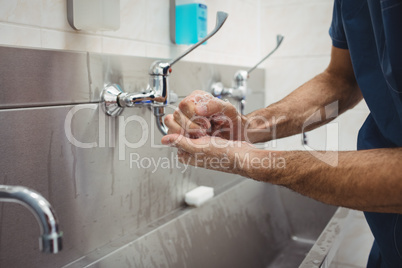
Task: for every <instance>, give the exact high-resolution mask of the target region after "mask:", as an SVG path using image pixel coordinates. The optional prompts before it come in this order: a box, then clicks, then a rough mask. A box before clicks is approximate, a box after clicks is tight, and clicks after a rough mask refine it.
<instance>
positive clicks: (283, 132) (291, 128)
mask: <svg viewBox="0 0 402 268" xmlns="http://www.w3.org/2000/svg"><path fill="white" fill-rule="evenodd" d="M361 99H362V95H361V92H360V89H359V87H358V85H357V82H356V80H355V77H354V72H353V67H352V63H351V60H350V55H349V51H348V50H345V49H339V48H335V47H332V52H331V62H330V64H329V66H328V68H327V69H326V70H325V71H324V72H323V73H321V74H319V75H317V76H316V77H314V78H313V79H311V80H310V81H308V82H307V83H305V84H303V85H302V86H301V87H299V88H298V89H296V90H295V91H293V92H292V93H291V94H289V95H288V96H287V97H285V98H284V99H282V100H281V101H279V102H277V103H274V104H272V105H270V106H268V107H267V108H264V109H260V110H257V111H254V112H252V113H251V114H248V115H247V116H246V117H247V119H249V120H251V121H252V123H251V126H250V133H249V137H250V141H251V142H253V143H254V142H263V141H269V140H271V139H275V138H282V137H286V136H290V135H294V134H297V133H300V132H302V128H303V125H304V124H305V122H306V121H307V120H308V118H309V117H310V116H312V115H313V114H314V113H315V112H316V111H318V110H321V111H322V112H323V110H324V109H325V107H326V106H327V105H330V104H331V103H334V102H336V101H338V106H339V110H338V111H337V113H338V114H341V113H343V112H345V111H346V110H348V109H350V108H352V107H354V106H355V105H356V104H357V103H359V101H360V100H361ZM260 116H263V118H264V119H266V120H253V119H252V118H260ZM332 119H334V118H333V117H331V120H332ZM267 120H268V124H267ZM329 121H330V120H320V121H319V122H316V123H314V124H311V125H309V126H308V127H307V128H306V129H305V130H311V129H314V128H316V127H319V126H321V125H324V124H326V123H328V122H329ZM273 127H275V131H270V132H262V131H258V130H261V129H266V128H271V130H272V128H273ZM273 135H275V136H273Z"/></svg>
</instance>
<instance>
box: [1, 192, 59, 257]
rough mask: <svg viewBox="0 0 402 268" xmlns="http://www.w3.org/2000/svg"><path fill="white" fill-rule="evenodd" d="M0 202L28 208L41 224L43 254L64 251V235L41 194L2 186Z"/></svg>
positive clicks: (50, 207) (40, 242)
mask: <svg viewBox="0 0 402 268" xmlns="http://www.w3.org/2000/svg"><path fill="white" fill-rule="evenodd" d="M0 202H14V203H18V204H21V205H23V206H25V207H26V208H28V209H29V210H30V211H31V212H32V213H33V215H34V216H35V218H36V220H37V221H38V223H39V227H40V231H41V236H40V237H39V248H40V249H41V251H42V252H46V253H58V252H59V251H60V250H61V249H62V236H63V233H62V232H60V231H59V224H58V220H57V217H56V214H55V212H54V211H53V208H52V206H51V205H50V204H49V202H48V201H47V200H46V199H45V198H44V197H43V196H42V195H40V194H39V193H37V192H35V191H33V190H31V189H28V188H26V187H22V186H8V185H0Z"/></svg>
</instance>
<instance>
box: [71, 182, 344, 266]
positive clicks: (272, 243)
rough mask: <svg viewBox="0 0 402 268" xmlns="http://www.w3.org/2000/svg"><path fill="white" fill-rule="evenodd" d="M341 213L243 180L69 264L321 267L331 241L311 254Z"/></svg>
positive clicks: (285, 190) (289, 192)
mask: <svg viewBox="0 0 402 268" xmlns="http://www.w3.org/2000/svg"><path fill="white" fill-rule="evenodd" d="M336 209H337V208H336V207H332V206H327V205H324V204H321V203H319V202H316V201H314V200H311V199H308V198H306V197H303V196H301V195H298V194H295V193H293V192H291V191H289V190H287V189H284V188H279V187H276V186H272V185H269V184H264V183H258V182H254V181H251V180H240V181H237V182H236V183H235V185H233V184H232V185H228V186H226V187H224V188H221V189H218V194H217V196H215V197H214V198H213V199H212V200H210V201H208V202H207V203H206V204H204V205H203V206H202V207H199V208H191V207H186V208H183V209H180V210H177V211H175V212H174V213H172V214H170V215H168V216H167V217H164V218H162V219H160V220H158V221H156V222H154V223H153V224H152V225H150V226H147V227H146V228H144V229H143V230H142V231H140V232H138V231H137V232H135V233H131V234H127V235H125V237H124V238H122V239H121V240H119V241H114V242H112V243H110V244H109V245H106V246H105V247H103V248H100V249H98V250H97V251H95V252H92V253H90V254H88V255H86V256H85V257H83V258H81V259H80V260H77V261H76V262H73V263H70V264H69V265H67V266H66V267H298V266H299V265H301V264H302V262H303V260H305V258H306V256H307V257H308V258H307V260H305V262H306V263H305V264H304V265H305V266H304V267H312V266H314V265H317V267H318V266H319V265H321V264H322V262H323V261H324V260H325V257H326V255H327V253H328V251H329V249H330V247H331V243H329V244H328V245H327V247H326V249H327V250H324V251H323V253H322V254H321V255H320V254H315V253H314V252H312V253H311V254H312V255H311V254H310V255H311V256H310V255H308V253H309V251H310V250H311V249H312V248H313V245H314V244H315V243H316V242H317V239H318V237H319V236H320V234H321V233H322V232H323V230H324V228H325V227H326V225H327V224H328V222H329V221H330V219H331V218H332V216H333V215H334V213H335V211H336ZM338 216H339V215H338ZM332 227H334V225H333V226H332ZM321 242H323V241H321ZM326 242H328V241H326Z"/></svg>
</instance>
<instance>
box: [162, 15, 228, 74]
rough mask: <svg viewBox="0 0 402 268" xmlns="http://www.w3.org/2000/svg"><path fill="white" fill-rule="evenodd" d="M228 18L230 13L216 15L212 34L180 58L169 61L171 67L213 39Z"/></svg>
mask: <svg viewBox="0 0 402 268" xmlns="http://www.w3.org/2000/svg"><path fill="white" fill-rule="evenodd" d="M227 17H228V13H225V12H222V11H218V12H217V13H216V25H215V28H214V29H213V31H212V32H210V33H209V34H208V35H207V36H206V37H204V38H203V39H202V40H201V41H199V42H198V43H197V44H195V45H193V46H192V47H190V48H189V49H187V50H186V51H185V52H184V53H183V54H181V55H180V56H178V57H177V58H175V59H172V60H170V61H169V65H170V66H172V65H173V64H175V63H176V62H178V61H179V60H181V59H182V58H183V57H185V56H186V55H187V54H188V53H190V52H191V51H193V50H194V49H196V48H197V47H199V46H200V45H201V44H202V43H204V42H205V41H207V40H208V39H209V38H211V37H212V36H213V35H214V34H216V33H217V32H218V31H219V29H220V28H221V27H222V25H223V24H224V23H225V21H226V19H227Z"/></svg>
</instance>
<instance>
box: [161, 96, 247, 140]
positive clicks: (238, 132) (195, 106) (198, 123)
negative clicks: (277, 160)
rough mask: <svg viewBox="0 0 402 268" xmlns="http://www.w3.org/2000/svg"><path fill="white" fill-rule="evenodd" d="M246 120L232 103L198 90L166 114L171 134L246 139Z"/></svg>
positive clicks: (166, 121) (166, 122)
mask: <svg viewBox="0 0 402 268" xmlns="http://www.w3.org/2000/svg"><path fill="white" fill-rule="evenodd" d="M246 120H247V119H246V118H245V117H244V116H242V115H241V114H239V113H238V112H237V110H236V108H235V107H234V106H233V105H232V104H231V103H229V102H226V101H223V100H221V99H218V98H215V97H213V96H212V95H211V94H209V93H207V92H205V91H200V90H197V91H194V92H193V93H191V94H190V95H189V96H187V97H186V98H185V99H183V100H182V101H181V102H180V104H179V109H178V110H176V111H175V112H174V113H173V114H172V115H167V116H166V118H165V124H166V126H167V127H168V128H169V132H168V134H173V133H176V134H182V135H185V136H187V137H190V138H200V137H203V136H206V135H209V136H214V137H222V138H224V139H228V140H246V137H247V136H246V133H245V124H246Z"/></svg>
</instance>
